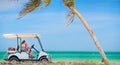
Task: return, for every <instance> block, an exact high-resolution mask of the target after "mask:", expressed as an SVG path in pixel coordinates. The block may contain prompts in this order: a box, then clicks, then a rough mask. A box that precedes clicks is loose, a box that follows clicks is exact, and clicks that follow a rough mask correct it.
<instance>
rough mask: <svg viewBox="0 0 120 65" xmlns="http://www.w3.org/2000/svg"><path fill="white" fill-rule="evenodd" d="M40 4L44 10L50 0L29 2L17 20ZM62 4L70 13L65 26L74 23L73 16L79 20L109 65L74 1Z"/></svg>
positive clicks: (32, 0) (68, 0) (31, 0)
mask: <svg viewBox="0 0 120 65" xmlns="http://www.w3.org/2000/svg"><path fill="white" fill-rule="evenodd" d="M42 2H44V3H45V5H43V6H40V9H41V8H44V7H47V6H48V5H49V4H50V2H51V0H30V1H29V2H28V3H27V4H26V5H25V8H24V9H23V10H22V11H20V13H19V18H21V17H23V16H25V15H26V14H27V13H29V12H31V11H33V10H35V9H36V8H38V7H39V5H40V4H41V3H42ZM63 4H64V6H66V7H67V8H69V9H70V13H69V14H68V15H67V17H69V23H68V24H67V25H70V24H71V23H72V22H73V21H74V16H75V15H76V16H77V17H78V18H79V19H80V20H81V22H82V23H83V25H84V27H85V28H86V29H87V31H88V32H89V34H90V36H91V37H92V39H93V41H94V43H95V45H96V47H97V48H98V50H99V53H100V55H101V56H102V61H103V62H104V63H105V65H109V62H108V59H107V57H106V55H105V53H104V51H103V49H102V48H101V46H100V44H99V42H98V40H97V38H96V36H95V34H94V33H93V31H92V29H91V28H90V26H89V25H88V23H87V21H86V20H85V19H84V18H83V17H82V16H81V14H80V13H79V12H78V11H77V10H76V8H75V2H74V0H63ZM19 18H18V19H19Z"/></svg>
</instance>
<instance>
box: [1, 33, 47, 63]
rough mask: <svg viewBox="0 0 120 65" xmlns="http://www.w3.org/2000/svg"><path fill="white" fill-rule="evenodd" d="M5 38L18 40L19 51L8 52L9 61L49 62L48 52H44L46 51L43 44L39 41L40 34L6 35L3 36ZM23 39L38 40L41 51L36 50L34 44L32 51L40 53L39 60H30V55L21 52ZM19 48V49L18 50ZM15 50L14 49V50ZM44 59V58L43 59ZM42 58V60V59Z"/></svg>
mask: <svg viewBox="0 0 120 65" xmlns="http://www.w3.org/2000/svg"><path fill="white" fill-rule="evenodd" d="M3 36H4V37H5V38H9V39H12V38H16V39H17V49H16V50H15V51H8V54H9V55H8V60H9V59H10V60H14V59H15V60H17V61H18V60H21V61H22V60H34V61H39V60H40V61H44V60H45V61H48V54H47V53H46V52H44V49H43V47H42V44H41V42H40V39H39V37H40V36H39V35H38V34H4V35H3ZM21 38H36V39H37V40H38V43H39V45H40V48H41V51H40V50H39V51H38V50H37V49H36V48H34V44H33V45H32V46H31V48H30V49H34V50H35V51H36V52H38V55H37V58H36V59H34V58H30V55H29V54H28V53H27V52H23V51H21V46H20V44H21ZM18 48H19V49H18ZM12 49H13V48H12ZM43 57H44V58H43ZM11 58H12V59H11ZM41 58H42V59H41Z"/></svg>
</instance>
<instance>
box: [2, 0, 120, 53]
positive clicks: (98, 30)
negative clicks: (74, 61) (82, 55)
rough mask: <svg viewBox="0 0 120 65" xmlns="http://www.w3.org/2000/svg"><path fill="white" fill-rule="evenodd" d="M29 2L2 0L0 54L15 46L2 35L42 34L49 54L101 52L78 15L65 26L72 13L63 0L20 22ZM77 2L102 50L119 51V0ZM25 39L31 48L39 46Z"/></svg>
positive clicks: (56, 0) (28, 15)
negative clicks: (19, 15) (33, 45)
mask: <svg viewBox="0 0 120 65" xmlns="http://www.w3.org/2000/svg"><path fill="white" fill-rule="evenodd" d="M27 2H28V0H18V1H15V0H1V1H0V51H6V50H7V48H8V47H16V39H6V38H4V37H3V34H23V33H25V34H27V33H37V34H39V35H40V39H41V42H42V45H43V47H44V49H45V50H46V51H98V50H97V48H96V46H95V44H94V42H93V40H92V38H91V37H90V35H89V33H88V31H87V30H86V29H85V27H84V26H83V24H82V23H81V21H80V20H79V18H78V17H77V16H75V19H74V22H73V23H72V24H71V25H69V26H68V27H66V26H65V25H66V24H67V23H68V19H67V18H66V15H67V14H68V13H69V12H70V10H69V9H68V8H66V7H64V5H63V3H62V0H52V1H51V3H50V5H49V6H48V7H46V8H44V9H42V10H40V9H39V8H37V9H36V10H34V11H33V12H31V13H29V14H27V15H26V16H24V17H23V18H21V19H19V20H17V18H18V13H19V12H20V11H21V10H22V9H23V8H24V5H25V3H27ZM75 3H76V10H77V11H78V12H79V13H80V14H81V15H82V16H83V17H84V18H85V19H86V21H87V22H88V24H89V25H90V27H91V28H92V30H93V32H94V33H95V35H96V37H97V39H98V41H99V43H100V45H101V47H102V48H103V50H104V51H113V52H115V51H120V47H119V46H120V29H119V28H120V4H119V3H120V0H75ZM25 40H26V41H28V43H29V46H30V45H32V44H35V47H36V48H38V47H39V45H38V44H37V43H35V42H32V41H33V40H32V41H30V40H31V39H25ZM35 41H36V40H35ZM38 49H39V48H38Z"/></svg>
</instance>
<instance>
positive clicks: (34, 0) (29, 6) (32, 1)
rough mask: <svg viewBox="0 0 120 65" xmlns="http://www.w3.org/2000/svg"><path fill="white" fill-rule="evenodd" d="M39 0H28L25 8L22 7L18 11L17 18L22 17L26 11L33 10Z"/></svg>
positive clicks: (38, 3)
mask: <svg viewBox="0 0 120 65" xmlns="http://www.w3.org/2000/svg"><path fill="white" fill-rule="evenodd" d="M41 2H42V1H41V0H30V1H29V2H28V3H27V4H26V5H25V8H23V10H22V11H20V13H19V17H18V19H20V18H22V17H23V16H25V15H26V14H27V13H29V12H31V11H33V10H35V9H36V8H37V7H38V6H39V5H40V3H41Z"/></svg>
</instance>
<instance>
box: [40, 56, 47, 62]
mask: <svg viewBox="0 0 120 65" xmlns="http://www.w3.org/2000/svg"><path fill="white" fill-rule="evenodd" d="M39 61H41V62H48V59H47V58H45V57H43V58H41V59H40V60H39Z"/></svg>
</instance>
